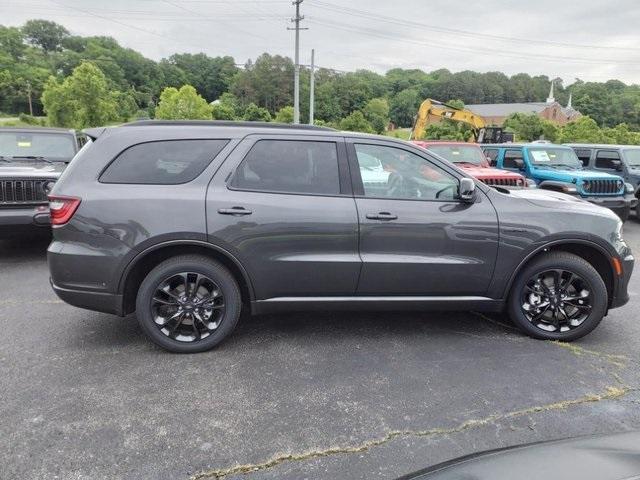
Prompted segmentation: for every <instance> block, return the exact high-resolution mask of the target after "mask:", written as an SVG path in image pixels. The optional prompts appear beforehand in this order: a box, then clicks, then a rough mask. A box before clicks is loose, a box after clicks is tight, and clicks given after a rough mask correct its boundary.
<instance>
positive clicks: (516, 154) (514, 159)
mask: <svg viewBox="0 0 640 480" xmlns="http://www.w3.org/2000/svg"><path fill="white" fill-rule="evenodd" d="M518 160H524V157H523V156H522V150H506V151H505V152H504V160H503V161H502V167H503V168H520V165H519V162H518Z"/></svg>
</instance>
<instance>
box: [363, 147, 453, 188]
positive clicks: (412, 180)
mask: <svg viewBox="0 0 640 480" xmlns="http://www.w3.org/2000/svg"><path fill="white" fill-rule="evenodd" d="M355 149H356V155H357V160H358V167H359V170H360V177H361V178H362V185H363V187H364V195H365V196H366V197H378V198H380V197H381V198H395V199H412V200H453V199H455V198H456V197H457V193H458V180H457V179H456V178H455V177H453V176H452V175H450V174H448V173H447V172H445V171H444V170H441V169H440V168H438V167H437V166H435V165H434V164H432V163H431V162H429V161H428V160H426V159H424V158H422V157H420V156H418V155H415V154H413V153H411V152H408V151H406V150H403V149H401V148H395V147H387V146H383V145H365V144H356V145H355Z"/></svg>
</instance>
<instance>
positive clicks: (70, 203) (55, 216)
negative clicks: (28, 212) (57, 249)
mask: <svg viewBox="0 0 640 480" xmlns="http://www.w3.org/2000/svg"><path fill="white" fill-rule="evenodd" d="M79 205H80V199H79V198H78V197H63V196H61V195H60V196H58V195H49V211H50V214H51V225H64V224H65V223H67V222H68V221H69V220H71V217H73V214H74V213H76V210H77V209H78V206H79Z"/></svg>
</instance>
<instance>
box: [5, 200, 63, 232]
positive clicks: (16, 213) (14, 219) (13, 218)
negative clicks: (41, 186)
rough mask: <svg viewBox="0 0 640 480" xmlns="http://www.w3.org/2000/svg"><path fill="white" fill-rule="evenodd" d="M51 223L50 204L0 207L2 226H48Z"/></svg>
mask: <svg viewBox="0 0 640 480" xmlns="http://www.w3.org/2000/svg"><path fill="white" fill-rule="evenodd" d="M50 225H51V219H50V217H49V206H48V205H29V206H24V207H3V208H0V228H3V229H7V228H10V227H12V226H34V227H48V226H50Z"/></svg>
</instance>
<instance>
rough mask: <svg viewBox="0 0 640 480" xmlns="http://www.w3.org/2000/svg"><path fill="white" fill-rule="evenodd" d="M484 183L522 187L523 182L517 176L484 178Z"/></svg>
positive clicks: (492, 185) (491, 185)
mask: <svg viewBox="0 0 640 480" xmlns="http://www.w3.org/2000/svg"><path fill="white" fill-rule="evenodd" d="M482 183H484V184H485V185H489V186H490V187H494V186H497V187H521V186H522V185H523V184H522V182H521V181H520V180H518V179H516V178H483V179H482Z"/></svg>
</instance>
